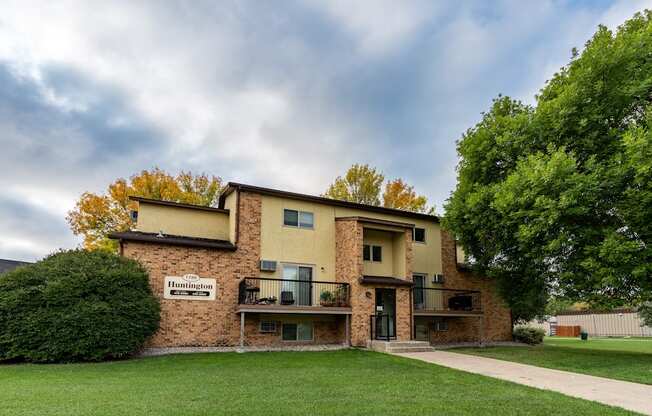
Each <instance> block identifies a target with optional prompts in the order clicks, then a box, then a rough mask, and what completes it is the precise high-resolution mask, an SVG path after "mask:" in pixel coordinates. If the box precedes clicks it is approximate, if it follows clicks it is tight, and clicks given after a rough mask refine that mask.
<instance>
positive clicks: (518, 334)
mask: <svg viewBox="0 0 652 416" xmlns="http://www.w3.org/2000/svg"><path fill="white" fill-rule="evenodd" d="M545 335H546V331H544V330H543V329H541V328H535V327H532V326H517V327H516V328H514V340H515V341H517V342H523V343H526V344H530V345H537V344H541V343H542V342H543V337H544V336H545Z"/></svg>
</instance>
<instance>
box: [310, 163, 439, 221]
mask: <svg viewBox="0 0 652 416" xmlns="http://www.w3.org/2000/svg"><path fill="white" fill-rule="evenodd" d="M384 181H385V175H383V174H382V173H380V172H378V171H377V170H376V168H371V167H369V165H359V164H355V165H353V166H351V167H350V168H349V170H348V171H347V172H346V175H344V177H341V176H338V177H337V178H335V181H334V182H333V183H332V184H331V185H330V186H329V187H328V190H326V192H325V193H324V194H323V196H325V197H327V198H333V199H340V200H343V201H350V202H357V203H360V204H366V205H373V206H380V205H381V194H380V192H381V189H382V185H383V182H384ZM427 203H428V200H427V199H426V197H425V196H421V195H417V193H416V192H415V191H414V187H412V186H410V185H408V184H407V183H406V182H405V181H403V180H402V179H394V180H391V181H388V182H386V183H385V190H384V192H383V194H382V206H384V207H387V208H395V209H402V210H406V211H414V212H426V211H428V212H430V213H432V212H434V207H432V208H428V207H427Z"/></svg>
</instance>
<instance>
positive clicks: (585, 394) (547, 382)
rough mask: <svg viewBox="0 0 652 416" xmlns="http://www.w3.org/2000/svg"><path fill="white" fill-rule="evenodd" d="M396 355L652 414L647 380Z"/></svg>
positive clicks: (450, 355)
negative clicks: (633, 380)
mask: <svg viewBox="0 0 652 416" xmlns="http://www.w3.org/2000/svg"><path fill="white" fill-rule="evenodd" d="M395 355H399V356H401V357H407V358H413V359H416V360H421V361H426V362H428V363H434V364H438V365H441V366H444V367H450V368H455V369H457V370H462V371H467V372H469V373H476V374H482V375H484V376H489V377H495V378H499V379H502V380H507V381H512V382H514V383H519V384H524V385H526V386H530V387H536V388H539V389H545V390H552V391H556V392H559V393H562V394H565V395H567V396H573V397H579V398H580V399H586V400H593V401H595V402H599V403H603V404H606V405H610V406H618V407H622V408H623V409H627V410H632V411H635V412H639V413H643V414H646V415H652V386H649V385H645V384H638V383H630V382H628V381H618V380H612V379H608V378H603V377H595V376H588V375H584V374H577V373H571V372H568V371H561V370H552V369H549V368H541V367H535V366H532V365H527V364H519V363H512V362H509V361H503V360H495V359H493V358H485V357H476V356H473V355H466V354H459V353H454V352H444V351H433V352H413V353H399V354H395Z"/></svg>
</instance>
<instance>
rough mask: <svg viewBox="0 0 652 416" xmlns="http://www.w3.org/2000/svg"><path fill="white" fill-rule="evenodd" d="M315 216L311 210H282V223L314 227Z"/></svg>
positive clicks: (292, 225)
mask: <svg viewBox="0 0 652 416" xmlns="http://www.w3.org/2000/svg"><path fill="white" fill-rule="evenodd" d="M314 224H315V216H314V214H313V213H312V212H306V211H296V210H294V209H284V210H283V225H286V226H288V227H298V228H314Z"/></svg>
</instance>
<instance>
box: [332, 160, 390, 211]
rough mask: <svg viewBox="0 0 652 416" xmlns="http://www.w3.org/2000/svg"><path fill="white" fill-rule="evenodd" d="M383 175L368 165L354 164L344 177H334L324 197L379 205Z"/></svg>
mask: <svg viewBox="0 0 652 416" xmlns="http://www.w3.org/2000/svg"><path fill="white" fill-rule="evenodd" d="M384 180H385V176H384V175H383V174H382V173H380V172H377V171H376V168H371V167H369V165H359V164H357V163H356V164H355V165H353V166H351V167H350V168H349V170H348V171H347V172H346V175H344V177H341V176H338V177H337V178H335V182H333V183H332V184H331V185H330V186H329V187H328V190H327V191H326V193H325V194H324V196H325V197H328V198H333V199H340V200H343V201H350V202H357V203H359V204H366V205H375V206H378V205H380V186H381V184H382V183H383V181H384Z"/></svg>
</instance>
